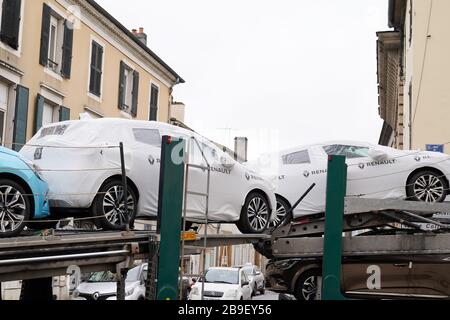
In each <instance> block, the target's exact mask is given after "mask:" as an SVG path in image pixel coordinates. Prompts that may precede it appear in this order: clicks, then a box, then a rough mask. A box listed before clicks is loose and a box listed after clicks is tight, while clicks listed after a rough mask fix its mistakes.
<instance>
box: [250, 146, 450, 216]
mask: <svg viewBox="0 0 450 320" xmlns="http://www.w3.org/2000/svg"><path fill="white" fill-rule="evenodd" d="M328 155H344V156H346V157H347V165H348V181H347V196H348V197H362V198H373V199H405V200H414V201H425V202H442V201H444V200H445V198H446V197H447V194H448V188H449V182H448V175H449V173H450V161H449V160H450V157H449V156H448V155H446V154H441V153H436V152H425V151H403V150H397V149H393V148H389V147H385V146H380V145H374V144H370V143H365V142H355V141H335V142H328V143H321V144H316V145H310V146H304V147H297V148H292V149H289V150H285V151H282V152H280V153H277V154H276V155H267V156H264V157H261V158H260V159H258V161H256V162H253V163H249V164H247V165H248V166H249V167H252V168H254V169H256V170H259V172H261V173H262V174H263V175H264V176H265V177H267V178H268V179H270V180H272V181H273V183H274V184H276V194H277V202H278V205H277V211H278V215H279V216H278V218H282V217H283V215H284V214H285V213H286V209H289V207H290V206H292V205H293V204H295V203H296V202H297V200H298V199H299V198H300V196H301V195H302V194H303V193H304V192H305V191H306V190H307V189H308V188H309V187H310V186H311V185H312V184H314V183H315V184H316V186H315V187H314V189H312V191H311V192H310V193H309V194H308V195H307V197H306V198H305V199H304V200H303V201H302V202H301V203H300V205H299V206H298V207H297V208H296V209H295V210H294V212H293V217H294V219H295V218H301V217H303V216H307V215H315V214H319V213H323V212H324V211H325V200H326V183H327V166H328Z"/></svg>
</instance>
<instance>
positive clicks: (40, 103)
mask: <svg viewBox="0 0 450 320" xmlns="http://www.w3.org/2000/svg"><path fill="white" fill-rule="evenodd" d="M44 101H45V100H44V97H43V96H41V95H40V94H38V95H37V98H36V111H35V114H34V134H36V133H37V132H38V131H39V129H40V128H42V117H43V114H44Z"/></svg>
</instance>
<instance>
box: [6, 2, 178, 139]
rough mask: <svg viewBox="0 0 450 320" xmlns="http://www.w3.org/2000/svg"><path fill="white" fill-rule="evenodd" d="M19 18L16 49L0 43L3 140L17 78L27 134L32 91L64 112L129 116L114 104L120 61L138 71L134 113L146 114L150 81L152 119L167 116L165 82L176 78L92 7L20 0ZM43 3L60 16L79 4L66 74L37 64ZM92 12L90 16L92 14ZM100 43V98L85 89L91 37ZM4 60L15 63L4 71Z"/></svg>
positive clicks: (142, 116)
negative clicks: (6, 94)
mask: <svg viewBox="0 0 450 320" xmlns="http://www.w3.org/2000/svg"><path fill="white" fill-rule="evenodd" d="M22 3H23V4H22V20H21V32H20V41H19V49H18V50H17V51H15V50H13V49H12V48H9V47H8V46H6V45H4V44H3V43H2V44H1V45H0V64H2V65H4V67H0V80H1V81H7V82H8V85H9V89H10V99H9V102H8V120H7V122H6V125H7V134H6V137H5V138H6V139H5V142H6V145H7V146H9V145H11V143H12V127H13V119H14V107H15V90H14V89H15V87H16V85H17V84H20V85H22V86H24V87H26V88H28V89H29V104H28V125H27V138H28V139H29V138H31V137H32V136H33V134H34V125H33V124H34V119H35V109H36V97H37V95H38V94H42V95H46V98H47V97H48V98H49V99H53V100H52V101H53V102H54V103H55V104H58V105H63V106H65V107H68V108H70V118H71V119H79V115H80V114H81V113H84V112H86V108H87V109H89V110H91V111H94V112H95V113H98V114H99V115H102V116H104V117H125V118H129V117H131V116H130V115H129V114H126V113H124V112H123V111H121V110H119V108H118V105H119V98H118V97H119V74H120V62H121V61H124V62H125V63H126V64H127V65H128V66H129V67H131V68H133V69H135V70H136V71H138V72H139V75H140V81H139V95H138V96H139V97H138V109H137V116H136V119H139V120H148V119H149V111H150V88H151V84H154V85H156V86H157V87H158V88H159V104H158V107H159V108H158V111H159V112H158V120H159V121H162V122H168V121H169V118H170V115H169V105H170V101H171V88H172V86H174V85H175V84H176V80H175V78H173V77H172V76H171V75H170V74H169V73H168V72H167V70H164V68H162V67H161V65H158V64H157V63H154V64H152V63H151V61H153V60H152V58H151V57H148V54H147V53H146V52H144V50H143V49H142V48H140V47H139V46H138V45H137V44H135V43H134V42H133V41H132V40H131V39H130V38H127V37H126V36H124V33H123V32H121V31H120V29H118V28H117V27H116V26H115V25H114V24H113V23H112V22H111V21H110V20H108V19H106V18H105V17H103V16H101V15H100V14H98V13H96V12H95V11H93V13H90V11H88V10H86V8H91V7H90V6H89V4H88V3H87V2H86V1H83V0H70V1H69V0H45V1H43V0H22ZM43 3H47V4H48V5H49V6H50V7H51V8H52V9H53V10H54V11H55V12H56V13H58V14H59V15H60V16H62V17H63V18H65V19H71V17H73V14H72V13H71V11H69V10H68V9H70V8H73V7H71V5H78V6H80V7H79V8H81V11H80V12H81V23H78V24H76V26H75V30H74V40H73V43H74V45H73V53H72V54H73V58H72V74H71V78H70V79H63V78H62V77H61V76H60V75H57V74H56V73H54V72H51V71H49V69H48V68H46V67H43V66H42V65H40V64H39V53H40V47H41V43H40V41H41V24H42V11H43ZM92 14H94V15H95V17H93V16H92ZM92 40H95V41H97V42H98V43H100V44H101V45H104V67H103V77H102V79H103V80H102V95H101V98H100V99H98V98H95V97H93V96H92V95H90V94H89V74H90V61H91V42H92ZM6 64H9V65H11V66H13V67H14V68H17V70H14V71H8V70H7V69H8V68H7V67H5V65H6Z"/></svg>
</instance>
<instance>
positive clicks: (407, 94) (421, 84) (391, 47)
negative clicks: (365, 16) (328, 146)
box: [378, 0, 450, 153]
mask: <svg viewBox="0 0 450 320" xmlns="http://www.w3.org/2000/svg"><path fill="white" fill-rule="evenodd" d="M449 15H450V1H448V0H390V1H389V14H388V18H389V27H391V28H393V30H391V31H387V32H380V33H378V79H379V93H380V103H379V105H380V115H381V117H382V118H383V119H384V120H385V125H384V127H383V132H382V134H381V137H380V142H381V143H383V144H386V145H393V146H396V147H400V148H405V149H423V150H426V149H427V147H428V148H430V150H439V151H442V150H441V149H442V148H443V149H444V150H443V151H444V152H447V153H449V152H450V145H449V144H447V143H448V142H449V141H450V126H448V123H449V122H450V82H449V81H448V79H447V77H448V74H449V72H450V60H449V59H448V57H449V56H450V19H449V18H448V17H449Z"/></svg>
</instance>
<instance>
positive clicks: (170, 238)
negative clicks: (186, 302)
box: [0, 136, 450, 300]
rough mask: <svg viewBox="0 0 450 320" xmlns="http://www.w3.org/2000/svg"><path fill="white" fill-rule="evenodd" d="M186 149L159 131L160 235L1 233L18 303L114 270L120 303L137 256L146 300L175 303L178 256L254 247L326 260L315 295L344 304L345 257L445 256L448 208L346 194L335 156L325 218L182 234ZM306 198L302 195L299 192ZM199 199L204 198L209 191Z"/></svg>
mask: <svg viewBox="0 0 450 320" xmlns="http://www.w3.org/2000/svg"><path fill="white" fill-rule="evenodd" d="M185 148H186V142H185V141H175V139H172V138H171V137H168V136H165V137H163V143H162V155H161V175H160V196H159V204H158V208H159V209H158V228H157V230H156V232H155V231H130V230H127V231H123V232H105V231H104V232H102V231H62V230H56V231H53V232H52V233H51V234H41V235H38V236H36V235H34V236H26V235H24V236H21V237H17V238H12V239H1V240H0V282H7V281H17V280H23V285H22V295H21V298H22V299H23V300H32V299H52V294H51V291H52V286H51V277H53V276H61V275H71V274H74V273H78V274H81V273H88V272H94V271H106V270H109V271H111V272H115V273H116V274H117V275H118V282H117V299H118V300H124V299H125V276H126V273H127V271H128V270H129V269H130V268H132V267H133V264H134V262H135V261H136V260H147V261H148V263H149V267H148V277H147V290H146V295H147V297H146V298H147V299H148V300H176V299H178V298H179V296H180V295H179V288H180V283H179V282H181V281H179V278H180V277H182V276H183V270H181V275H180V269H179V263H180V256H184V255H191V254H201V253H203V254H204V252H205V250H206V249H207V248H214V247H220V246H233V245H241V244H253V245H254V246H255V249H256V250H257V251H258V252H259V253H261V254H263V255H264V256H266V257H267V258H269V259H287V258H316V259H319V260H320V261H322V263H323V268H322V270H323V275H322V281H321V282H322V286H321V288H320V289H321V290H319V295H320V297H321V298H322V299H324V300H340V299H345V297H344V295H343V294H342V292H341V280H340V279H341V275H342V260H343V258H345V257H352V258H354V259H358V257H370V256H384V257H385V256H390V255H392V256H394V255H395V256H399V255H400V256H405V257H408V256H409V257H410V256H425V255H426V256H428V257H431V259H433V257H435V258H436V259H442V256H449V257H450V233H445V231H446V230H448V229H449V228H450V225H447V224H445V223H443V222H441V221H439V220H438V219H434V218H429V217H430V216H432V215H433V214H435V213H441V212H450V204H447V203H436V204H428V203H421V202H411V201H404V200H376V199H362V198H346V184H347V166H346V164H345V157H341V156H330V158H329V164H328V178H327V179H328V183H327V200H326V213H325V217H324V218H317V219H315V220H311V221H303V222H292V223H289V224H287V225H285V226H282V227H279V228H278V229H277V230H275V231H274V232H273V233H272V234H271V235H268V234H262V235H209V234H208V233H207V230H205V233H204V234H196V233H191V232H183V231H182V230H183V226H184V224H183V223H182V220H184V219H183V199H184V200H185V199H186V198H185V197H186V194H187V192H188V191H186V190H185V188H184V186H185V185H187V184H186V179H187V178H188V177H187V176H188V171H189V166H188V165H186V161H181V162H180V161H174V157H173V155H174V154H175V153H176V152H179V155H183V154H185ZM183 157H184V156H183ZM208 167H209V165H208ZM193 169H196V168H193ZM197 169H202V170H204V169H205V168H197ZM206 169H208V170H209V168H206ZM124 180H125V181H126V179H124ZM305 196H307V193H306V194H305V195H304V196H303V197H302V198H304V197H305ZM205 197H206V199H207V198H208V192H207V193H206V194H205ZM302 198H301V199H302ZM299 201H300V200H299ZM297 205H298V203H297ZM294 207H295V206H294ZM293 209H294V208H292V209H291V212H292V210H293ZM174 221H178V222H179V223H174ZM205 221H208V220H207V212H206V219H205ZM424 222H425V223H431V224H434V225H436V226H438V227H440V228H441V229H440V231H433V232H423V231H421V230H420V226H419V225H418V223H424ZM386 226H389V227H391V229H390V230H387V229H386ZM400 226H403V227H406V229H401V228H398V227H400ZM396 228H397V229H396ZM204 229H207V228H204ZM362 230H372V234H371V235H360V236H343V233H346V232H355V231H362ZM180 239H181V241H180ZM160 266H163V267H160ZM203 271H204V270H203ZM49 279H50V280H49ZM37 291H38V292H39V295H36V292H37ZM202 291H203V290H202ZM46 293H47V294H46Z"/></svg>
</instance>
